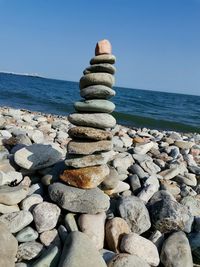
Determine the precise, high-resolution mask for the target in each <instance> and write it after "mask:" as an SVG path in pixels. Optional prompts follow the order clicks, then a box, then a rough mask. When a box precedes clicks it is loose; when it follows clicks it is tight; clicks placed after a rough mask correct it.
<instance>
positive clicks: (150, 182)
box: [137, 176, 160, 203]
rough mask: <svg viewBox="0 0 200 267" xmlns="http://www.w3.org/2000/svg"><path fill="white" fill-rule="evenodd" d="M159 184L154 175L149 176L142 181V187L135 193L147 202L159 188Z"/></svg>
mask: <svg viewBox="0 0 200 267" xmlns="http://www.w3.org/2000/svg"><path fill="white" fill-rule="evenodd" d="M159 187H160V184H159V181H158V179H157V177H156V176H150V177H149V178H147V180H146V181H145V183H144V187H143V189H142V190H141V191H140V193H139V194H138V195H137V197H138V198H139V199H141V200H142V201H144V203H147V202H148V201H149V200H150V199H151V197H152V196H153V195H154V194H155V193H156V192H157V191H158V190H159Z"/></svg>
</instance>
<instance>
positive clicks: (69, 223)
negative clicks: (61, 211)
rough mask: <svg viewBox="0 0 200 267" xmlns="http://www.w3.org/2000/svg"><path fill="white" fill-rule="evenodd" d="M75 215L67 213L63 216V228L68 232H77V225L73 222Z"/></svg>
mask: <svg viewBox="0 0 200 267" xmlns="http://www.w3.org/2000/svg"><path fill="white" fill-rule="evenodd" d="M75 215H76V214H74V213H68V214H67V215H66V216H65V219H64V222H65V226H66V228H67V230H68V231H69V232H73V231H78V226H77V223H76V220H75Z"/></svg>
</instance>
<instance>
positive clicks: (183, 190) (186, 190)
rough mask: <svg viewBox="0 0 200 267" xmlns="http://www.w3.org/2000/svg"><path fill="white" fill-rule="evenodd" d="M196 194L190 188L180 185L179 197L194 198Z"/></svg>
mask: <svg viewBox="0 0 200 267" xmlns="http://www.w3.org/2000/svg"><path fill="white" fill-rule="evenodd" d="M196 195H197V192H196V191H195V190H193V189H192V187H190V186H188V185H186V184H181V196H182V197H187V196H192V197H193V196H196Z"/></svg>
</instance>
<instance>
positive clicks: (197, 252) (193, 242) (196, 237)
mask: <svg viewBox="0 0 200 267" xmlns="http://www.w3.org/2000/svg"><path fill="white" fill-rule="evenodd" d="M188 238H189V243H190V248H191V250H192V256H193V260H194V263H197V264H200V233H195V232H194V233H190V234H189V236H188Z"/></svg>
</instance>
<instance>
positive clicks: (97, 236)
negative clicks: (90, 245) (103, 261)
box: [78, 212, 106, 250]
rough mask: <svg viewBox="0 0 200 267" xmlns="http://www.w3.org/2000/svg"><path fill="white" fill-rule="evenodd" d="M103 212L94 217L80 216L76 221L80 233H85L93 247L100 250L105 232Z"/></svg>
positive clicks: (88, 215)
mask: <svg viewBox="0 0 200 267" xmlns="http://www.w3.org/2000/svg"><path fill="white" fill-rule="evenodd" d="M105 220H106V214H105V212H101V213H98V214H95V215H91V214H82V215H81V216H80V217H79V219H78V225H79V228H80V230H81V232H83V233H85V234H86V235H87V236H88V237H89V238H90V240H92V241H93V242H94V244H95V247H96V248H97V249H98V250H100V249H102V248H103V246H104V232H105V229H104V228H105V227H104V225H105Z"/></svg>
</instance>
